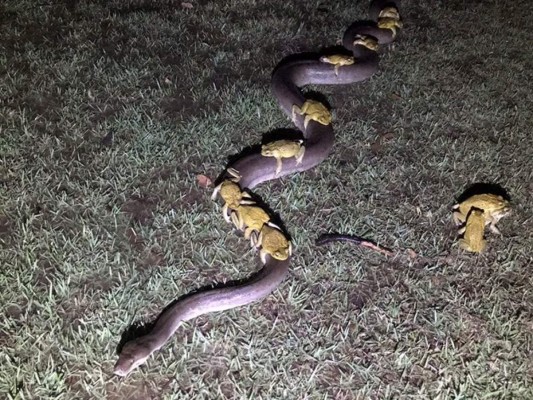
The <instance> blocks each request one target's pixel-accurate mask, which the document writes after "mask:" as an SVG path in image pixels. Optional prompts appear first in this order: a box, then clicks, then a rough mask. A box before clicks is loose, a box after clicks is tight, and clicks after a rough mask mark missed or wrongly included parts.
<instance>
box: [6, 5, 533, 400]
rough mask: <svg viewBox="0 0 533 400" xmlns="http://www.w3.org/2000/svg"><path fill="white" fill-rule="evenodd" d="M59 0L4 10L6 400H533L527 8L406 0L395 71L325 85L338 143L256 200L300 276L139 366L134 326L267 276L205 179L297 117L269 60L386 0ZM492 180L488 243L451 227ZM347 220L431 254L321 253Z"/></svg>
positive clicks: (213, 319) (306, 45)
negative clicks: (131, 343)
mask: <svg viewBox="0 0 533 400" xmlns="http://www.w3.org/2000/svg"><path fill="white" fill-rule="evenodd" d="M55 4H56V3H55V2H41V3H39V4H34V2H29V1H18V2H15V1H8V2H6V3H4V4H3V5H0V23H1V25H0V29H1V32H2V35H1V39H0V45H1V46H2V52H1V58H0V71H1V76H2V80H1V82H0V99H1V109H0V120H1V121H2V123H1V125H0V126H1V134H0V160H1V161H0V241H1V243H2V248H1V253H0V263H1V265H2V267H1V269H0V286H1V288H2V290H1V292H0V304H2V305H3V307H2V308H1V310H2V317H1V319H0V394H1V396H0V397H2V398H8V399H93V398H106V399H185V398H194V399H201V398H205V399H214V398H228V399H239V398H242V399H245V398H253V399H367V398H370V399H385V398H427V399H530V398H533V389H532V388H533V373H532V372H531V371H533V362H532V360H533V349H532V346H533V344H532V337H533V323H532V320H533V294H532V287H533V286H532V284H533V280H532V278H531V266H532V265H533V258H532V256H531V254H533V229H532V222H533V209H532V204H533V203H532V202H531V198H532V195H533V172H532V171H533V157H532V154H533V153H532V150H531V149H532V148H533V137H532V135H531V125H532V122H533V118H532V115H533V113H532V110H531V104H533V95H532V92H531V82H533V73H532V71H533V62H532V60H533V57H532V52H531V48H530V46H528V45H529V44H530V43H531V42H532V35H531V32H530V30H528V29H527V26H529V25H528V24H529V23H530V20H529V16H530V15H531V14H532V13H533V6H532V4H531V3H530V2H527V1H525V0H519V1H515V2H508V4H505V3H504V2H498V1H486V2H463V1H457V0H454V1H446V2H439V3H438V4H437V3H436V4H435V7H434V8H430V7H429V6H428V4H425V3H423V2H411V1H405V2H404V8H403V10H402V14H403V16H404V21H405V29H404V31H403V32H402V36H401V37H400V38H399V40H398V41H397V42H396V43H395V44H394V45H393V46H390V47H389V48H388V49H387V51H385V52H384V53H383V57H382V62H381V72H380V73H379V74H377V75H376V76H375V77H373V78H372V79H370V80H368V81H366V82H362V83H360V84H356V85H348V86H343V87H327V86H320V87H319V86H317V87H312V88H309V89H312V90H317V91H319V92H320V93H322V94H324V95H325V96H326V98H327V99H328V101H329V102H330V103H331V105H332V106H333V113H334V117H335V120H334V122H335V125H334V127H335V129H336V133H337V141H336V144H335V148H334V152H333V153H332V155H331V156H330V157H329V158H328V159H327V160H326V161H325V162H324V163H322V164H321V165H320V166H318V167H317V168H315V169H314V170H312V171H308V172H306V173H304V174H300V175H297V176H293V177H289V178H284V179H282V180H279V181H275V182H272V183H268V184H265V185H262V186H261V187H259V188H258V189H257V193H258V194H260V195H261V196H262V197H263V198H264V199H265V200H267V202H268V204H269V205H270V206H271V207H272V208H273V209H274V210H275V211H276V212H278V213H279V214H280V216H281V218H282V220H283V222H284V223H285V224H286V226H287V227H288V230H289V233H290V234H291V235H292V237H293V240H294V244H295V256H294V262H293V263H292V267H291V272H290V275H289V277H288V279H287V280H286V281H285V282H284V283H283V284H282V285H281V287H280V288H279V289H278V290H277V291H276V292H275V293H274V294H272V295H271V296H269V297H268V298H267V299H265V300H264V301H262V302H260V303H257V304H254V305H251V306H248V307H243V308H239V309H235V310H231V311H228V312H225V313H218V314H213V315H207V316H202V317H200V318H198V319H196V320H194V321H191V322H190V323H188V324H186V325H185V326H184V327H183V328H182V329H180V330H178V332H177V334H176V336H175V339H174V340H173V341H172V343H171V344H169V345H167V346H165V347H164V348H163V349H162V350H161V351H160V352H158V353H156V355H155V356H154V357H152V358H151V359H150V360H149V361H148V362H147V364H146V366H145V367H143V368H141V369H139V370H137V371H135V372H134V373H133V374H132V375H130V376H129V377H128V378H127V379H125V380H121V379H118V378H116V377H113V376H112V367H113V364H114V362H115V361H116V358H117V356H116V346H117V344H118V342H119V340H120V337H121V334H122V333H123V332H124V330H125V329H126V328H127V327H128V326H129V325H130V324H132V323H134V322H136V321H140V320H141V321H142V320H145V321H150V320H152V319H153V318H154V317H155V316H156V315H157V314H158V312H159V311H160V310H161V309H162V308H163V307H164V306H165V305H166V304H168V303H170V302H171V301H172V300H173V299H175V298H177V297H178V296H181V295H183V294H186V293H188V292H190V291H192V290H194V289H196V288H199V287H203V286H206V285H209V284H211V283H213V282H225V281H227V280H232V279H237V278H243V277H246V276H248V275H249V274H250V273H251V272H252V271H254V270H255V269H257V268H258V261H257V257H256V255H255V254H254V253H253V252H252V251H250V250H249V246H248V244H247V243H246V242H245V241H244V239H242V238H240V237H239V236H238V235H237V234H236V233H235V232H234V231H232V230H231V229H230V227H229V226H228V225H226V224H225V223H224V221H223V219H222V217H221V215H220V206H218V205H216V204H214V203H213V202H212V201H211V200H210V198H209V196H210V190H206V189H204V188H202V187H200V186H199V185H198V184H197V181H196V175H198V174H205V175H207V176H209V177H211V178H213V179H214V178H216V176H217V175H218V174H219V173H220V172H221V170H222V168H223V167H224V165H225V164H226V162H227V157H228V156H230V155H233V154H236V153H238V152H239V151H240V150H241V149H242V148H244V147H246V146H249V145H253V144H257V143H259V142H260V140H261V136H262V135H263V134H265V133H268V132H269V131H272V130H274V129H277V128H286V127H291V124H290V122H289V121H288V120H287V118H286V117H285V116H284V115H283V114H282V112H281V111H280V110H279V109H278V106H277V104H276V101H275V99H273V98H272V95H271V93H270V88H269V80H270V75H271V72H272V69H273V68H274V66H275V65H276V64H277V62H278V61H279V60H281V59H282V58H283V57H284V56H287V55H289V54H292V53H296V52H301V51H314V50H317V49H320V48H323V47H327V46H330V45H334V44H336V43H337V41H338V40H339V39H340V38H341V36H342V33H343V32H344V29H345V28H346V27H347V26H348V25H349V24H350V23H351V22H352V21H354V20H358V19H364V18H366V16H367V13H366V7H367V3H366V2H361V4H358V5H357V6H353V4H352V2H348V1H340V2H329V3H323V2H322V3H320V2H307V3H303V2H286V1H277V0H276V1H271V2H266V1H264V2H258V1H243V0H235V1H232V2H206V1H199V2H192V3H191V4H192V5H193V8H192V9H187V8H182V7H181V6H180V3H179V2H168V1H165V2H140V1H139V2H119V1H113V2H91V1H79V2H78V1H68V2H64V3H61V4H59V5H55ZM256 18H259V21H260V22H252V21H253V20H254V19H256ZM110 132H111V133H112V134H113V141H112V143H109V142H108V143H107V144H105V143H104V144H103V143H102V139H103V138H104V137H106V135H108V134H109V133H110ZM221 149H222V150H221ZM477 182H487V183H494V184H498V185H501V186H502V187H503V188H504V189H505V190H507V192H508V193H509V195H510V197H511V200H512V207H513V214H512V215H511V216H509V217H507V218H504V219H503V220H502V221H501V223H500V228H501V230H502V232H503V237H502V238H499V237H496V236H495V235H492V234H489V235H488V250H487V251H486V253H484V254H482V255H479V256H477V255H472V254H467V253H464V252H463V251H461V250H459V248H458V246H457V242H456V232H455V228H454V227H453V226H452V224H451V218H450V216H451V215H450V208H451V206H452V205H453V204H454V202H455V199H456V198H457V197H459V196H460V195H461V193H462V192H463V191H464V190H465V189H467V188H468V187H469V186H470V185H472V184H474V183H477ZM333 230H337V231H342V232H346V233H353V234H358V235H364V236H366V237H368V238H371V239H373V240H375V241H377V242H379V243H381V244H383V245H385V246H388V247H392V248H399V249H412V250H413V251H415V252H416V253H417V254H418V255H419V256H418V257H417V258H414V259H410V258H409V257H408V256H407V255H405V254H404V253H402V254H401V255H399V256H398V257H395V258H386V257H384V256H381V255H379V254H376V253H372V252H370V251H368V250H365V249H361V248H357V247H352V246H349V245H340V244H339V245H335V246H330V247H328V248H317V247H316V246H315V245H314V240H315V239H316V237H317V235H318V234H320V233H323V232H328V231H333Z"/></svg>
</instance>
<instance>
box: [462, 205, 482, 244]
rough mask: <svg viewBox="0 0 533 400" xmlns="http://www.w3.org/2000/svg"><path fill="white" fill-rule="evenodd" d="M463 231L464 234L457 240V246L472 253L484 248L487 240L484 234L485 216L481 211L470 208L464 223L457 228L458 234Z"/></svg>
mask: <svg viewBox="0 0 533 400" xmlns="http://www.w3.org/2000/svg"><path fill="white" fill-rule="evenodd" d="M463 232H464V236H463V238H462V239H460V240H459V246H460V247H461V248H462V249H464V250H467V251H471V252H473V253H481V252H482V251H483V250H485V247H486V245H487V242H486V241H485V239H484V236H485V217H484V216H483V211H481V210H479V209H477V208H472V210H471V211H470V213H469V214H468V218H467V219H466V225H465V226H464V228H462V229H460V230H459V234H461V233H463Z"/></svg>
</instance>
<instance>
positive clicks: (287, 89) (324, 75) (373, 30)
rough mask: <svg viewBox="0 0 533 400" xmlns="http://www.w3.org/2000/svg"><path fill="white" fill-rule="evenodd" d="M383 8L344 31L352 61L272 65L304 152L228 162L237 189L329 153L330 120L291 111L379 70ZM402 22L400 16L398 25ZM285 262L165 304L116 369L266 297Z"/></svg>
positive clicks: (382, 4) (391, 33)
mask: <svg viewBox="0 0 533 400" xmlns="http://www.w3.org/2000/svg"><path fill="white" fill-rule="evenodd" d="M387 8H389V9H390V8H392V9H394V10H398V0H393V1H387V0H374V1H373V2H372V4H371V6H370V17H371V20H372V21H373V22H355V23H354V24H352V25H351V26H350V27H349V28H348V29H347V30H346V32H345V33H344V36H343V41H342V43H343V46H344V48H345V49H346V50H347V51H350V52H351V53H352V54H353V56H354V58H355V62H354V63H353V64H351V65H343V66H342V67H340V68H335V67H334V66H333V65H331V64H328V63H325V62H322V61H321V60H320V58H319V57H307V58H301V59H298V60H294V59H293V60H290V61H282V62H281V63H280V64H279V66H278V67H277V68H276V69H275V70H274V73H273V74H272V81H271V85H272V91H273V94H274V96H275V97H276V99H277V100H278V102H279V105H280V107H281V109H282V110H283V111H284V112H285V113H286V114H287V115H288V116H289V117H292V118H293V122H294V124H295V125H296V127H297V128H298V129H299V130H300V131H301V132H302V134H303V138H304V139H305V155H304V157H303V158H302V159H301V160H299V162H297V161H296V160H295V159H294V158H286V159H284V160H283V168H282V170H281V172H280V173H278V174H277V173H276V160H274V159H273V158H269V157H264V156H262V155H261V153H259V152H257V153H252V154H248V155H246V156H243V157H242V158H240V159H238V160H237V161H236V162H234V163H233V164H232V165H231V168H232V169H233V170H236V171H238V172H239V175H240V180H239V185H240V187H241V188H243V189H244V188H246V189H248V190H251V189H253V188H254V187H255V186H257V185H259V184H260V183H262V182H266V181H268V180H272V179H278V178H280V177H281V176H285V175H289V174H293V173H295V172H301V171H306V170H308V169H310V168H313V167H314V166H316V165H318V164H319V163H321V162H322V161H323V160H324V159H325V158H326V157H327V156H328V155H329V153H330V151H331V148H332V147H333V143H334V132H333V128H332V126H331V124H327V125H324V124H321V123H319V122H316V121H314V120H311V121H309V123H308V124H307V125H306V126H304V116H303V115H293V107H294V106H297V107H302V106H303V105H304V103H305V102H306V98H305V97H304V95H303V93H302V91H301V89H300V88H301V87H303V86H306V85H309V84H328V85H331V84H337V85H344V84H351V83H354V82H359V81H362V80H365V79H368V78H369V77H370V76H372V75H373V74H374V73H375V72H376V71H377V68H378V60H379V57H378V54H377V52H376V51H375V48H372V47H373V46H372V45H371V44H372V43H379V44H387V43H390V42H392V41H393V40H394V38H395V34H396V30H395V27H394V26H393V27H392V28H391V27H390V26H389V25H388V24H389V23H390V22H391V21H389V20H386V18H388V17H387V16H386V15H385V18H384V17H383V10H385V9H387ZM380 13H382V15H380ZM379 18H382V23H381V24H380V23H379V22H378V20H379ZM389 19H390V18H389ZM392 22H393V23H394V21H392ZM393 25H394V24H393ZM400 26H401V23H400V22H399V17H398V19H397V23H396V27H397V28H399V27H400ZM365 40H367V42H365ZM365 43H366V44H365ZM228 170H229V168H228V169H227V170H226V172H225V173H224V174H223V177H226V178H227V179H230V178H231V177H230V175H229V173H228V172H227V171H228ZM289 264H290V257H289V258H287V259H285V260H278V259H274V258H273V257H270V256H267V257H266V263H265V264H264V266H263V268H262V269H261V270H260V271H259V272H257V273H256V274H255V275H253V276H252V277H250V278H249V279H248V280H246V281H244V282H243V283H240V284H238V285H236V286H231V287H224V288H216V289H210V290H207V291H203V292H199V293H195V294H193V295H190V296H188V297H186V298H184V299H182V300H180V301H177V302H176V303H174V304H173V305H171V306H169V307H168V308H167V309H165V311H163V312H162V313H161V314H160V315H159V317H158V318H157V320H156V322H155V324H154V326H153V328H152V330H151V331H150V332H149V333H148V334H146V335H144V336H140V337H138V338H136V339H133V340H130V341H129V342H126V343H125V345H124V346H123V348H122V350H121V352H120V355H119V359H118V361H117V362H116V364H115V367H114V374H115V375H119V376H126V375H127V374H129V373H130V372H131V371H132V370H134V369H135V368H137V367H138V366H139V365H141V364H143V363H144V362H145V361H146V360H147V359H148V357H149V356H150V355H151V354H152V353H153V352H155V351H156V350H158V349H160V348H161V347H162V346H163V345H164V344H165V343H166V342H167V341H168V340H169V339H170V338H171V337H172V335H173V334H174V332H175V331H176V330H177V329H178V327H179V326H180V325H181V324H182V323H183V322H185V321H188V320H190V319H193V318H195V317H197V316H199V315H202V314H206V313H210V312H215V311H224V310H228V309H231V308H235V307H239V306H243V305H246V304H249V303H252V302H254V301H257V300H260V299H262V298H264V297H265V296H267V295H268V294H270V293H271V292H272V291H274V290H275V289H276V288H277V287H278V286H279V285H280V284H281V282H282V281H283V279H284V278H285V276H286V274H287V272H288V269H289Z"/></svg>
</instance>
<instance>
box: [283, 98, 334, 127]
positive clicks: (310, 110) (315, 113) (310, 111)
mask: <svg viewBox="0 0 533 400" xmlns="http://www.w3.org/2000/svg"><path fill="white" fill-rule="evenodd" d="M296 114H300V115H305V118H304V128H307V125H308V124H309V121H311V120H313V121H316V122H318V123H319V124H322V125H329V124H331V113H330V112H329V110H328V109H327V108H326V106H325V105H324V104H322V103H321V102H319V101H316V100H309V99H308V100H306V101H305V103H304V104H303V105H302V107H298V106H297V105H296V104H294V105H293V106H292V120H293V121H294V122H296Z"/></svg>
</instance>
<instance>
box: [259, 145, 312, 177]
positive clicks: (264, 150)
mask: <svg viewBox="0 0 533 400" xmlns="http://www.w3.org/2000/svg"><path fill="white" fill-rule="evenodd" d="M303 142H304V141H303V140H276V141H275V142H270V143H267V144H264V145H263V146H261V155H262V156H264V157H274V158H275V159H276V176H277V175H279V173H280V172H281V167H282V162H281V159H282V158H291V157H294V158H296V165H298V164H300V163H301V162H302V159H303V157H304V153H305V146H303V144H302V143H303Z"/></svg>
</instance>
